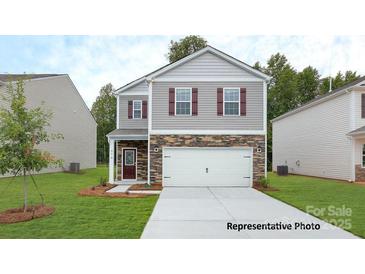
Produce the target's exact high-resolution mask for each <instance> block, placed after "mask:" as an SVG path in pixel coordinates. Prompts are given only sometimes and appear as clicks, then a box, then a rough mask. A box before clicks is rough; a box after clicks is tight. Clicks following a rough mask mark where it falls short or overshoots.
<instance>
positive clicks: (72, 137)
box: [0, 74, 96, 172]
mask: <svg viewBox="0 0 365 274" xmlns="http://www.w3.org/2000/svg"><path fill="white" fill-rule="evenodd" d="M19 78H21V79H26V80H24V87H25V96H26V99H27V102H26V105H27V106H28V107H37V106H40V105H41V104H42V102H43V103H44V108H46V109H49V110H51V111H52V112H53V118H52V120H51V123H50V124H51V125H50V127H49V129H48V131H49V132H51V133H61V134H63V137H64V139H62V140H51V141H50V142H49V143H45V144H41V145H40V146H39V148H40V149H43V150H47V151H49V152H50V153H52V154H53V155H55V156H56V157H57V158H58V159H62V160H63V161H64V166H63V167H62V168H49V169H45V170H43V171H42V172H56V171H63V170H69V166H70V163H72V162H76V163H80V168H81V169H86V168H95V167H96V122H95V120H94V117H93V116H92V115H91V113H90V111H89V109H88V107H87V106H86V104H85V102H84V101H83V99H82V97H81V96H80V94H79V92H78V91H77V89H76V87H75V85H74V84H73V82H72V80H71V79H70V77H69V76H68V75H67V74H19V75H15V74H0V93H1V94H6V89H7V85H8V84H9V82H11V81H16V80H17V79H19ZM4 103H5V102H4V101H1V99H0V104H4Z"/></svg>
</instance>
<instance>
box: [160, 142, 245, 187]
mask: <svg viewBox="0 0 365 274" xmlns="http://www.w3.org/2000/svg"><path fill="white" fill-rule="evenodd" d="M251 154H252V150H251V149H247V148H242V149H236V148H235V149H232V148H224V149H222V148H164V158H163V173H164V178H163V184H164V186H250V185H251V160H252V159H251Z"/></svg>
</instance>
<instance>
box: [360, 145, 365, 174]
mask: <svg viewBox="0 0 365 274" xmlns="http://www.w3.org/2000/svg"><path fill="white" fill-rule="evenodd" d="M364 146H365V144H362V146H361V167H362V168H365V166H364V161H363V158H364V155H365V154H364Z"/></svg>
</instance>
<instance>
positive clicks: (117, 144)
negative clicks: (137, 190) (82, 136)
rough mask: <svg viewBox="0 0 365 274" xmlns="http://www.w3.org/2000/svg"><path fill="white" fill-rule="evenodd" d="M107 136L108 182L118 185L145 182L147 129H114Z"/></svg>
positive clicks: (146, 172)
mask: <svg viewBox="0 0 365 274" xmlns="http://www.w3.org/2000/svg"><path fill="white" fill-rule="evenodd" d="M107 137H108V141H109V182H110V183H112V184H120V185H133V184H145V183H147V182H148V179H147V178H148V176H147V174H148V133H147V129H116V130H114V131H112V132H110V133H109V134H108V135H107Z"/></svg>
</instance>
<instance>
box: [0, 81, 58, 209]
mask: <svg viewBox="0 0 365 274" xmlns="http://www.w3.org/2000/svg"><path fill="white" fill-rule="evenodd" d="M2 97H3V98H2V99H3V101H4V102H5V104H3V105H2V106H0V173H1V174H2V175H4V174H6V173H10V174H12V175H14V176H17V175H19V174H22V175H23V187H24V211H26V210H27V206H28V176H30V178H31V179H32V181H33V183H34V185H35V187H36V188H37V189H38V187H37V184H36V182H35V180H34V177H33V173H34V172H39V171H40V170H41V169H43V168H47V167H50V166H61V165H62V160H57V159H56V158H55V157H54V156H53V155H51V154H50V153H49V152H47V151H41V150H40V149H38V148H37V145H39V144H41V143H47V142H50V140H53V139H60V138H62V135H61V134H50V133H48V132H47V131H46V128H47V127H48V126H49V125H50V123H49V122H50V120H51V118H52V113H51V112H50V111H46V110H44V109H43V108H42V107H36V108H33V109H29V108H27V107H26V106H25V104H26V97H25V95H24V82H23V81H22V80H19V81H17V82H16V84H15V87H14V84H13V83H10V84H9V85H8V88H7V89H6V95H2ZM6 105H8V107H7V106H6ZM39 194H40V193H39ZM40 195H41V194H40ZM41 199H42V204H43V203H44V199H43V196H42V195H41Z"/></svg>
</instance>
